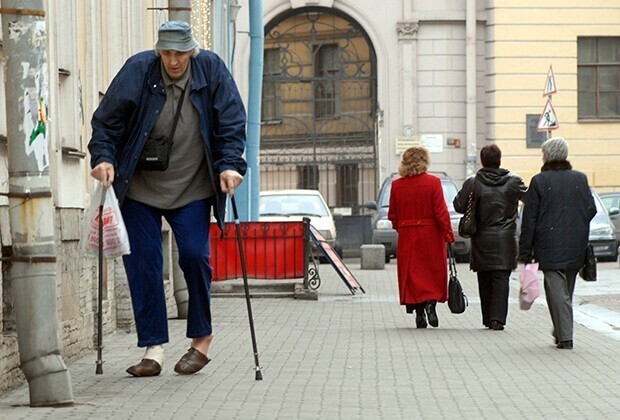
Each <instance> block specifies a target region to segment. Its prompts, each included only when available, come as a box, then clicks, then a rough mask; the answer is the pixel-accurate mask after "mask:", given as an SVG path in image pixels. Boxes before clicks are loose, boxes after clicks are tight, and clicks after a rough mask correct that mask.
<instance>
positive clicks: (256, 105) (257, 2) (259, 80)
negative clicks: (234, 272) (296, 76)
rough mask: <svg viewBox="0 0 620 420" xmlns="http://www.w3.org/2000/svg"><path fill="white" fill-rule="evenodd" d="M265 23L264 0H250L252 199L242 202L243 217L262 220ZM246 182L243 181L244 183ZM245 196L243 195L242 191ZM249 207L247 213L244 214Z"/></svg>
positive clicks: (248, 149)
mask: <svg viewBox="0 0 620 420" xmlns="http://www.w3.org/2000/svg"><path fill="white" fill-rule="evenodd" d="M264 46H265V27H264V24H263V1H262V0H252V1H250V68H249V71H250V94H249V97H248V128H247V147H246V152H245V155H246V160H247V162H248V173H249V177H247V178H248V179H246V182H247V181H249V183H248V185H247V188H248V189H249V192H250V193H249V194H248V195H247V196H248V197H249V202H248V203H246V206H241V208H242V211H241V212H240V213H242V219H243V218H244V217H243V216H245V218H244V219H245V220H250V221H258V194H259V193H260V167H259V163H258V158H259V154H260V121H261V96H262V91H263V50H264ZM242 185H243V184H242ZM242 197H243V195H242ZM243 210H245V215H243V213H244V211H243Z"/></svg>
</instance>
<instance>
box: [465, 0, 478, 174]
mask: <svg viewBox="0 0 620 420" xmlns="http://www.w3.org/2000/svg"><path fill="white" fill-rule="evenodd" d="M465 39H466V40H465V63H466V65H465V78H466V82H465V83H466V95H467V117H466V121H467V122H466V124H467V164H466V168H465V169H466V174H465V178H467V177H470V176H472V175H473V174H474V173H475V172H476V153H477V151H478V149H477V144H476V137H477V130H476V126H477V124H476V119H477V116H476V102H477V96H476V0H467V11H466V12H465Z"/></svg>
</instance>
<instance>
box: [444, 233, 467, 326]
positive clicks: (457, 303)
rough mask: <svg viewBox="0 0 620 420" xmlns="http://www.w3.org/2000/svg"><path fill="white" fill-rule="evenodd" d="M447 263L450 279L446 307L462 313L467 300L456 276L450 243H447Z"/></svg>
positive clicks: (451, 310) (454, 312) (453, 311)
mask: <svg viewBox="0 0 620 420" xmlns="http://www.w3.org/2000/svg"><path fill="white" fill-rule="evenodd" d="M448 264H449V266H450V280H449V282H448V307H449V308H450V312H452V313H453V314H462V313H463V312H465V309H466V308H467V305H468V303H469V302H468V301H467V296H465V292H463V287H462V286H461V282H460V281H459V279H458V278H457V276H456V261H455V259H454V251H453V250H452V244H449V245H448Z"/></svg>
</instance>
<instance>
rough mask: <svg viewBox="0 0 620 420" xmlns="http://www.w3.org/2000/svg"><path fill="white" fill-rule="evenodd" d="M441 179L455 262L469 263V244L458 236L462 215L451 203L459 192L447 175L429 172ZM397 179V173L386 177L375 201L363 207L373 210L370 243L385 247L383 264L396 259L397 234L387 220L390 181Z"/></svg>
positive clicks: (390, 188) (465, 239) (467, 240)
mask: <svg viewBox="0 0 620 420" xmlns="http://www.w3.org/2000/svg"><path fill="white" fill-rule="evenodd" d="M429 173H432V174H433V175H435V176H437V177H439V178H440V179H441V186H442V187H443V195H444V198H445V199H446V204H447V205H448V210H449V211H450V221H451V223H452V230H453V231H454V239H455V242H454V244H453V249H454V253H455V258H456V260H457V262H468V261H469V250H470V248H471V243H470V241H469V239H467V238H462V237H460V236H459V234H458V226H459V220H460V219H461V216H462V214H460V213H457V212H456V211H455V210H454V206H453V205H452V201H453V200H454V197H456V194H457V193H458V192H459V189H458V187H457V186H456V184H455V183H454V181H453V180H452V179H450V178H449V177H448V175H447V174H445V173H443V172H429ZM396 178H398V174H397V173H393V174H392V175H390V176H389V177H387V178H386V179H385V180H384V181H383V184H382V185H381V190H379V195H378V196H377V201H369V202H368V203H366V205H365V207H366V208H369V209H371V210H375V212H374V214H373V217H372V242H373V243H375V244H383V246H385V262H390V259H391V257H396V250H397V248H398V233H396V231H395V230H394V229H393V227H392V222H390V221H389V219H388V218H387V215H388V210H389V206H390V191H391V190H392V181H393V180H395V179H396Z"/></svg>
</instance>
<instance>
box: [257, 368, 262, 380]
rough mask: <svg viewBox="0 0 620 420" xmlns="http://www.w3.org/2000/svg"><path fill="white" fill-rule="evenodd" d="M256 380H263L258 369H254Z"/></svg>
mask: <svg viewBox="0 0 620 420" xmlns="http://www.w3.org/2000/svg"><path fill="white" fill-rule="evenodd" d="M256 380H257V381H262V380H263V373H262V372H261V371H260V370H257V371H256Z"/></svg>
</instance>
